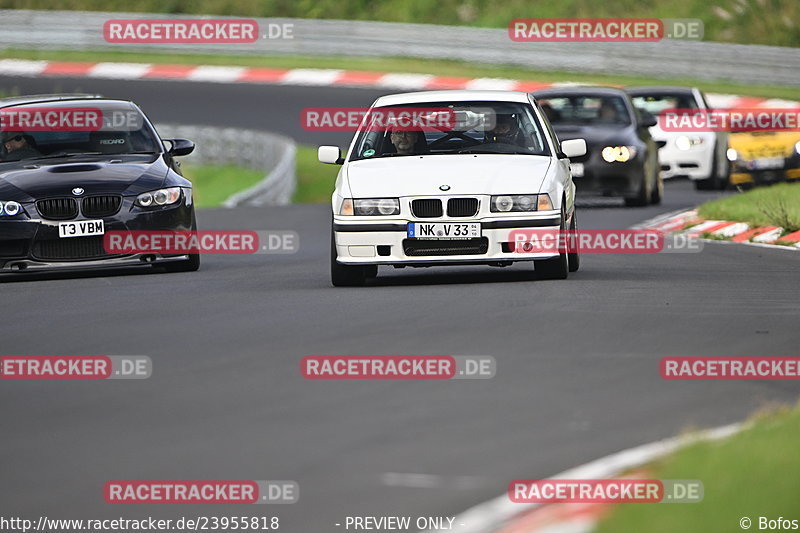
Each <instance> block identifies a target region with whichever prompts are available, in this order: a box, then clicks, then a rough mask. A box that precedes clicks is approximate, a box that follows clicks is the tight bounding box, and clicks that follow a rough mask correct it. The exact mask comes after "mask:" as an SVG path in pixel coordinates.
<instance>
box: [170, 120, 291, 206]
mask: <svg viewBox="0 0 800 533" xmlns="http://www.w3.org/2000/svg"><path fill="white" fill-rule="evenodd" d="M156 130H157V131H158V134H159V135H160V136H161V137H162V138H163V139H170V138H186V139H191V140H192V141H194V142H195V144H196V146H197V147H196V148H195V151H194V152H192V153H191V154H190V155H188V156H186V157H185V158H183V159H184V160H185V161H188V162H190V163H194V164H198V165H204V164H211V165H237V166H244V167H246V168H250V169H253V170H258V171H260V172H265V176H264V179H262V180H261V181H259V182H258V183H257V184H255V185H254V186H252V187H250V188H249V189H246V190H244V191H240V192H238V193H236V194H234V195H233V196H231V197H230V198H228V199H227V200H225V202H224V203H223V205H224V206H225V207H236V206H239V205H251V206H262V205H286V204H288V203H290V202H291V200H292V195H293V194H294V190H295V187H296V184H297V180H296V176H295V154H296V152H297V148H296V146H295V144H294V142H293V141H292V140H291V139H289V138H288V137H284V136H282V135H276V134H274V133H267V132H263V131H254V130H238V129H232V128H212V127H208V126H179V125H174V124H156Z"/></svg>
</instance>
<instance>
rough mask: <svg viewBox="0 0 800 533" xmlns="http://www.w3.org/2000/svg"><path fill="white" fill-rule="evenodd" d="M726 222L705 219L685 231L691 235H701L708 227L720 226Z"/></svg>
mask: <svg viewBox="0 0 800 533" xmlns="http://www.w3.org/2000/svg"><path fill="white" fill-rule="evenodd" d="M723 222H725V221H724V220H705V221H703V222H701V223H699V224H697V225H696V226H692V227H691V228H689V229H687V230H686V231H685V233H687V234H689V235H699V234H701V233H703V232H704V231H706V230H707V229H708V228H712V227H714V226H719V225H720V224H722V223H723Z"/></svg>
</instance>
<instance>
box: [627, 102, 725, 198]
mask: <svg viewBox="0 0 800 533" xmlns="http://www.w3.org/2000/svg"><path fill="white" fill-rule="evenodd" d="M625 90H626V91H627V93H628V94H630V95H631V98H632V99H633V103H634V105H635V106H636V107H637V108H639V109H644V110H645V111H648V112H650V113H651V114H653V115H658V114H659V113H661V112H662V111H664V110H666V109H710V107H709V105H708V102H707V101H706V98H705V95H704V94H703V92H702V91H701V90H700V89H698V88H696V87H628V88H627V89H625ZM650 134H651V135H652V136H653V139H654V140H655V141H656V142H658V143H660V144H661V145H663V146H662V147H661V148H660V149H659V151H658V158H659V160H660V162H661V177H662V178H663V179H667V178H675V177H684V178H689V179H690V180H692V181H694V184H695V187H696V188H697V189H700V190H713V189H724V188H725V186H726V185H727V184H728V173H729V172H730V170H729V169H730V164H729V161H728V157H727V152H728V134H727V133H725V132H713V131H703V132H668V131H664V130H663V129H661V128H660V127H659V126H653V127H652V128H650Z"/></svg>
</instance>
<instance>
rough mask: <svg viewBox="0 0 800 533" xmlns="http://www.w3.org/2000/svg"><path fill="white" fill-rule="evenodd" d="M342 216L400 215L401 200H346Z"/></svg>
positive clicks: (341, 212) (342, 208)
mask: <svg viewBox="0 0 800 533" xmlns="http://www.w3.org/2000/svg"><path fill="white" fill-rule="evenodd" d="M339 214H340V215H359V216H381V215H383V216H389V215H399V214H400V199H399V198H360V199H355V200H353V199H350V198H347V199H345V201H344V202H342V207H341V209H340V210H339Z"/></svg>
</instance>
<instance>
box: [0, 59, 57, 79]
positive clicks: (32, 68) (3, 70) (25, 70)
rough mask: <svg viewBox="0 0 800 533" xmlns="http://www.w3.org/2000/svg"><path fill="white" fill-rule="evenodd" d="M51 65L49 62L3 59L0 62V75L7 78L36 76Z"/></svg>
mask: <svg viewBox="0 0 800 533" xmlns="http://www.w3.org/2000/svg"><path fill="white" fill-rule="evenodd" d="M49 63H50V62H49V61H27V60H24V59H2V60H0V74H5V75H7V76H35V75H37V74H41V73H42V72H43V71H44V69H45V68H47V65H48V64H49Z"/></svg>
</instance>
